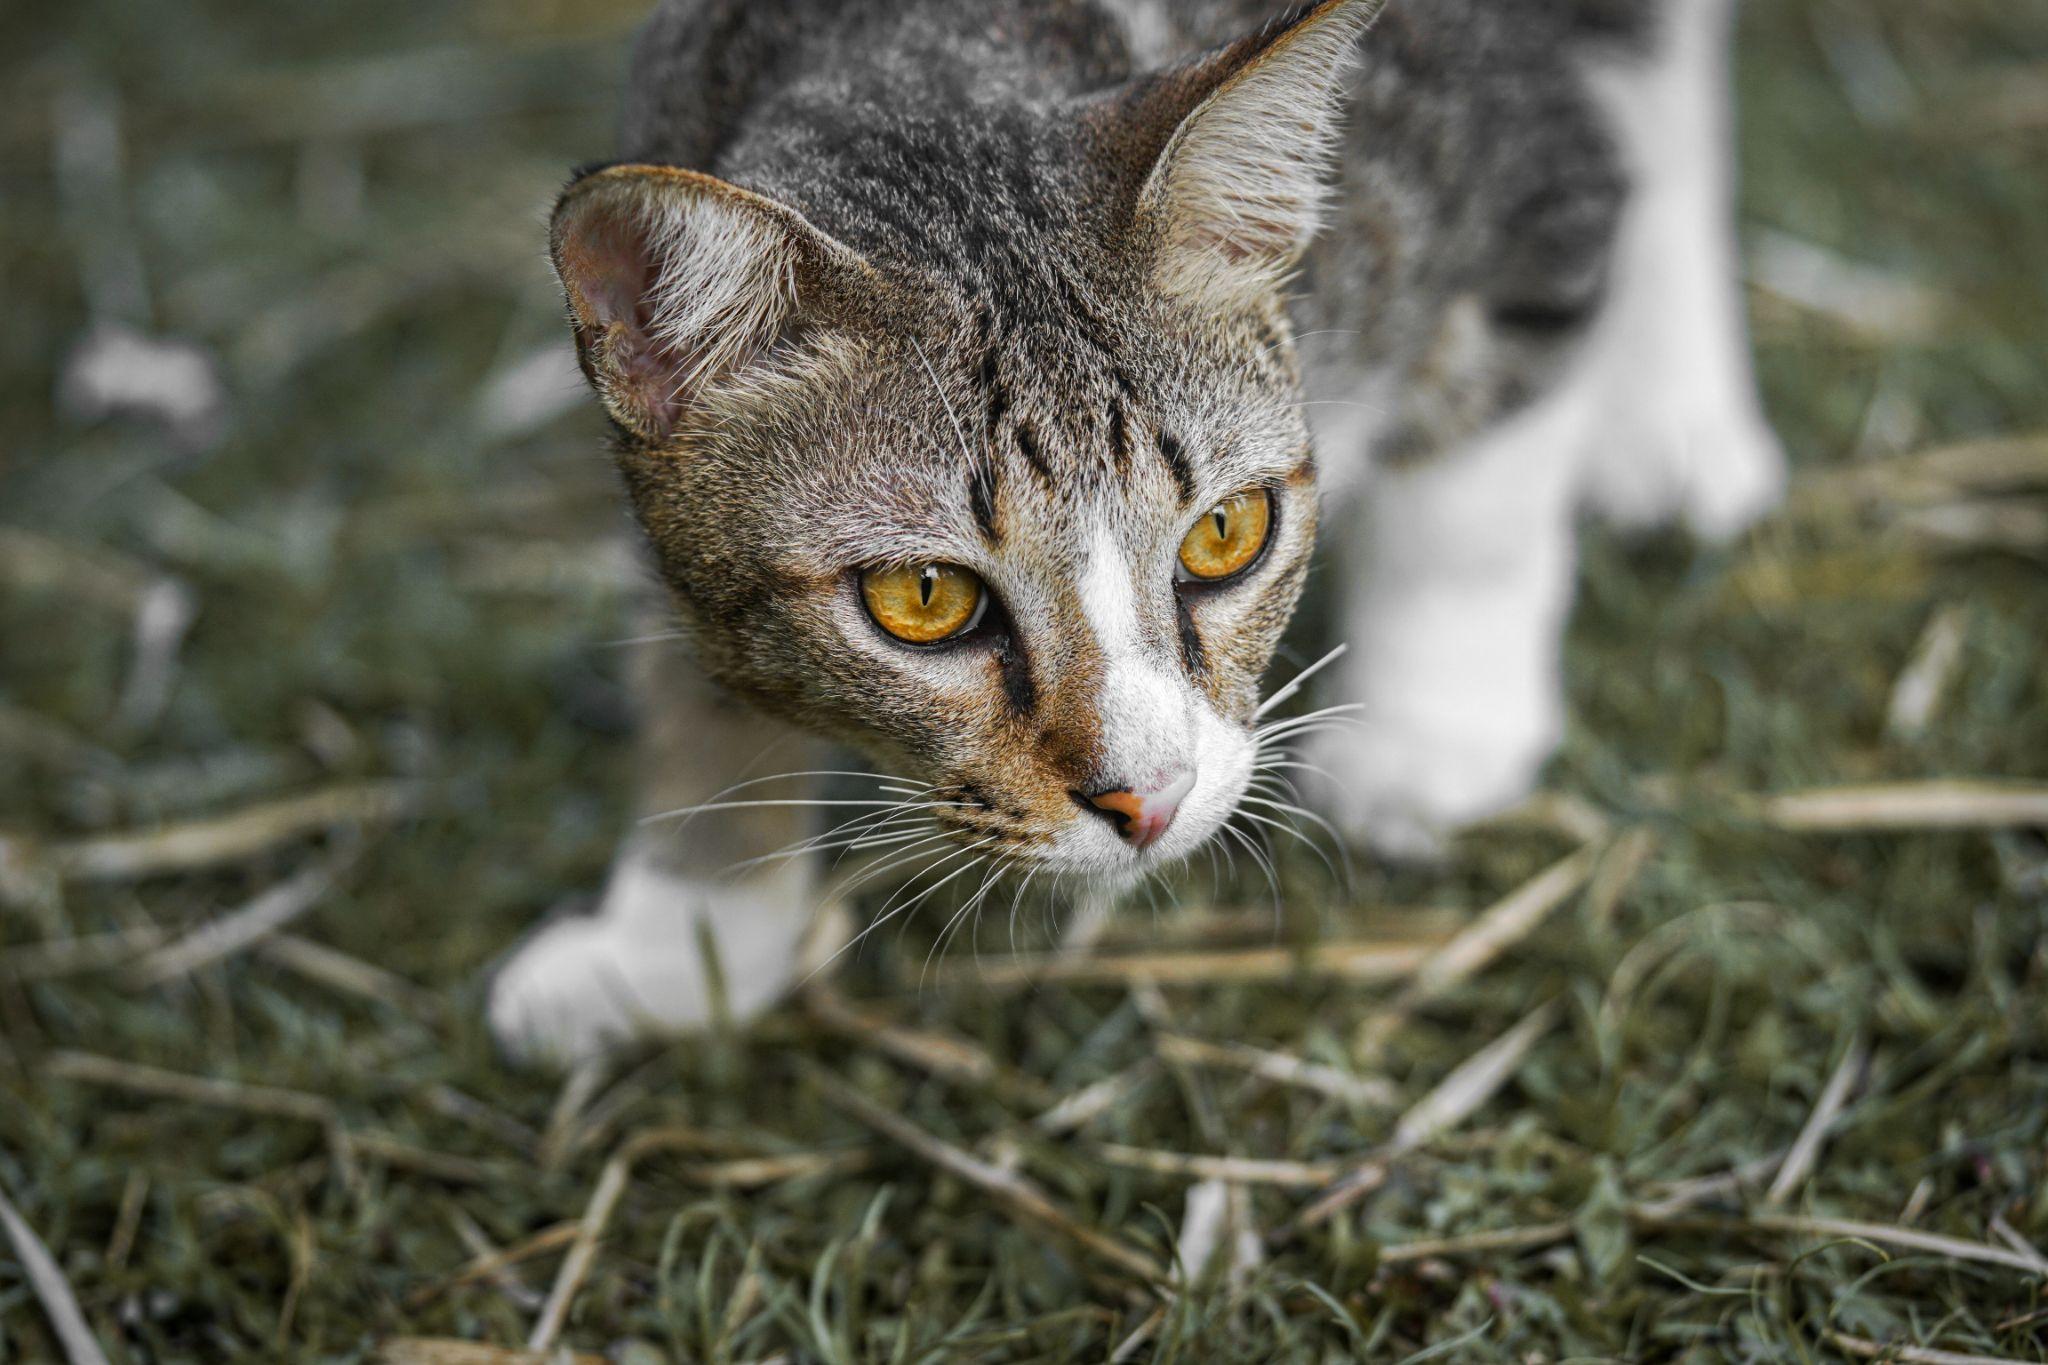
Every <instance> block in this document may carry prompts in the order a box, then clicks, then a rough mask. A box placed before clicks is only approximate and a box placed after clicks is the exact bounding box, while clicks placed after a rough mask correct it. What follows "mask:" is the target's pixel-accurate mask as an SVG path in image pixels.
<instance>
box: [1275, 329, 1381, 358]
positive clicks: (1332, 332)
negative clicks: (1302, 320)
mask: <svg viewBox="0 0 2048 1365" xmlns="http://www.w3.org/2000/svg"><path fill="white" fill-rule="evenodd" d="M1357 335H1358V329H1357V328H1355V327H1320V328H1317V329H1316V330H1315V331H1313V332H1303V333H1301V334H1300V335H1298V336H1293V337H1283V338H1282V339H1281V340H1279V341H1276V342H1274V343H1273V344H1272V345H1271V346H1262V347H1260V348H1259V358H1260V359H1264V358H1265V357H1267V356H1269V355H1271V354H1273V352H1275V351H1277V350H1279V349H1280V348H1281V347H1282V346H1285V345H1286V344H1287V343H1288V342H1289V341H1292V342H1294V343H1295V344H1296V345H1299V344H1301V343H1302V342H1304V341H1307V340H1308V339H1309V338H1310V337H1355V336H1357Z"/></svg>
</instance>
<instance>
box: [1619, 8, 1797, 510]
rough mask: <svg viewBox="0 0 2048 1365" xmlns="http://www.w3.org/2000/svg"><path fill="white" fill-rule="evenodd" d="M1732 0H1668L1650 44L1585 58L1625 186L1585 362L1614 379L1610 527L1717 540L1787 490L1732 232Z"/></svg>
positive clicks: (1783, 466) (1733, 209) (1763, 508)
mask: <svg viewBox="0 0 2048 1365" xmlns="http://www.w3.org/2000/svg"><path fill="white" fill-rule="evenodd" d="M1731 10H1732V5H1731V4H1730V3H1729V0H1665V3H1664V4H1663V5H1662V7H1661V9H1660V12H1659V16H1660V17H1659V23H1658V25H1657V35H1656V39H1655V41H1654V43H1653V44H1652V45H1651V46H1650V48H1649V50H1648V51H1646V52H1642V53H1629V54H1621V55H1615V56H1612V57H1609V58H1605V59H1603V60H1601V61H1599V62H1597V63H1595V64H1594V66H1593V68H1592V70H1591V72H1590V80H1591V84H1592V89H1593V91H1594V93H1595V95H1596V97H1597V98H1598V99H1599V101H1600V103H1601V104H1602V105H1603V106H1604V107H1605V109H1606V111H1607V114H1608V117H1609V127H1610V129H1611V131H1612V133H1613V136H1614V138H1615V140H1616V143H1617V146H1618V148H1619V150H1620V152H1621V154H1622V158H1623V161H1624V164H1625V165H1626V167H1627V170H1628V174H1629V178H1630V182H1631V185H1632V189H1631V192H1630V195H1629V202H1628V206H1627V208H1626V210H1625V212H1624V214H1623V218H1622V223H1621V227H1620V231H1619V234H1618V236H1617V238H1616V241H1615V248H1614V260H1613V265H1612V269H1611V271H1610V279H1609V287H1608V301H1607V304H1606V306H1605V308H1604V309H1603V310H1602V317H1601V321H1600V324H1599V328H1598V333H1597V335H1596V336H1595V337H1594V338H1593V340H1592V345H1591V356H1590V360H1589V363H1588V369H1589V370H1590V371H1592V372H1593V373H1594V374H1596V375H1597V376H1598V382H1600V383H1602V384H1603V385H1604V386H1605V387H1606V389H1607V397H1606V399H1605V400H1604V401H1605V412H1604V416H1603V420H1602V423H1601V427H1600V430H1599V431H1598V432H1597V433H1596V435H1595V438H1594V440H1593V441H1592V443H1591V448H1590V449H1591V458H1590V459H1589V460H1588V461H1587V464H1586V474H1587V480H1586V494H1587V498H1588V500H1589V502H1590V503H1591V505H1592V507H1593V508H1594V510H1596V511H1598V512H1600V513H1601V514H1602V515H1603V516H1605V517H1606V518H1607V519H1608V520H1610V521H1612V522H1614V523H1616V524H1617V525H1620V526H1624V527H1630V528H1640V527H1646V526H1654V525H1658V524H1662V523H1666V522H1672V521H1677V522H1682V523H1683V524H1684V525H1685V526H1686V527H1687V528H1688V529H1690V530H1691V531H1693V532H1694V533H1695V534H1697V535H1700V536H1702V537H1705V538H1706V539H1709V540H1725V539H1728V538H1730V537H1732V536H1735V535H1737V534H1739V533H1741V532H1743V531H1745V530H1747V529H1748V528H1749V527H1750V526H1751V525H1752V524H1753V523H1754V522H1756V521H1757V520H1758V519H1759V518H1760V517H1762V516H1763V515H1764V514H1765V513H1767V512H1769V511H1770V510H1771V509H1772V508H1773V507H1775V506H1776V505H1777V504H1778V502H1779V501H1780V500H1781V499H1782V497H1783V495H1784V491H1785V480H1786V473H1785V456H1784V451H1783V450H1782V448H1781V447H1780V445H1779V443H1778V438H1777V436H1776V434H1775V433H1773V432H1772V430H1771V429H1770V426H1769V424H1768V423H1767V422H1766V421H1765V418H1764V414H1763V409H1762V407H1761V405H1760V404H1759V402H1758V399H1757V392H1756V382H1755V378H1754V375H1753V374H1752V370H1751V361H1750V347H1749V337H1748V332H1747V327H1746V325H1745V320H1744V317H1743V308H1742V296H1741V266H1740V262H1739V260H1738V257H1737V252H1736V241H1735V156H1734V137H1733V122H1734V118H1733V109H1732V108H1731V98H1730V82H1729V73H1728V53H1729V31H1730V27H1731V23H1732V14H1731Z"/></svg>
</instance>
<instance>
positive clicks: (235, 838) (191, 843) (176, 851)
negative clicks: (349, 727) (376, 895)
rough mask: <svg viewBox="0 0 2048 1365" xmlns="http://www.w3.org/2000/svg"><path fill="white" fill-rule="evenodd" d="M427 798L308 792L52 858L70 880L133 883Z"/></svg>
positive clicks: (383, 786)
mask: <svg viewBox="0 0 2048 1365" xmlns="http://www.w3.org/2000/svg"><path fill="white" fill-rule="evenodd" d="M418 802H419V787H418V786H417V785H416V784H414V783H410V782H362V783H352V784H348V785H345V786H337V787H329V788H326V789H324V790H322V791H315V792H307V793H305V794H304V795H301V796H293V797H287V798H285V799H284V800H281V801H272V802H269V803H267V804H265V805H261V806H255V807H251V808H250V809H247V810H241V811H237V812H235V813H234V814H232V815H223V816H218V817H215V818H212V819H207V820H192V821H186V822H184V823H181V824H175V825H166V826H165V827H163V828H162V829H156V830H148V831H143V832H138V833H132V834H105V835H99V836H96V837H94V838H91V839H79V840H76V841H74V842H72V843H68V844H60V845H59V846H58V847H57V848H56V849H54V850H53V851H52V854H51V857H52V859H53V861H54V863H55V865H56V867H57V869H58V870H59V871H60V872H61V873H63V874H64V875H65V876H68V877H77V878H81V879H86V880H95V881H118V880H130V879H135V878H140V877H153V876H160V875H162V874H164V873H170V872H190V871H194V870H196V869H199V868H206V867H218V866H220V865H221V864H223V863H234V862H241V861H243V860H245V859H248V858H253V857H255V856H256V855H257V854H260V853H263V852H265V851H266V850H268V849H272V848H275V847H277V846H278V845H280V844H284V843H289V842H290V841H291V840H293V839H297V838H300V837H302V836H304V835H307V834H311V833H314V832H316V831H318V830H323V829H329V828H332V827H334V826H337V825H369V824H383V823H387V822H389V821H392V820H396V819H399V818H401V817H403V816H404V815H405V814H406V813H408V812H409V811H411V810H413V809H414V808H415V807H416V806H417V805H418Z"/></svg>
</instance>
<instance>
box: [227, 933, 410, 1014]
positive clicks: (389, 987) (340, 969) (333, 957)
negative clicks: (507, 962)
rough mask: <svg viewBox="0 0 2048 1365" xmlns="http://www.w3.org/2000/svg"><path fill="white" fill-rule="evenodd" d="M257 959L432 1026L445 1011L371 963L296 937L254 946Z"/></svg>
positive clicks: (284, 936)
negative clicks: (393, 1009)
mask: <svg viewBox="0 0 2048 1365" xmlns="http://www.w3.org/2000/svg"><path fill="white" fill-rule="evenodd" d="M256 952H257V954H258V956H260V957H262V958H263V959H264V961H266V962H270V963H274V964H275V965H277V966H279V967H282V968H284V969H285V970H286V971H289V972H293V973H296V974H297V975H299V976H302V977H304V978H305V979H306V980H308V981H313V982H317V983H319V984H320V985H322V986H326V987H327V988H328V989H330V990H334V991H339V992H340V993H341V994H343V995H353V996H356V997H358V998H360V999H363V1000H369V1001H373V1002H375V1003H377V1004H380V1005H390V1006H392V1007H393V1008H395V1009H397V1010H399V1011H400V1012H402V1013H404V1014H407V1015H409V1016H411V1017H412V1018H414V1019H417V1020H419V1021H420V1022H422V1023H432V1022H434V1021H435V1020H438V1019H440V1018H441V1017H442V1015H443V1014H444V1013H445V1012H446V1003H445V1002H444V1001H443V1000H442V999H441V997H439V996H437V995H435V994H433V993H432V992H431V991H428V990H425V989H423V988H421V987H419V986H416V985H414V984H413V983H412V982H410V981H408V980H406V979H405V978H404V977H402V976H400V975H399V974H398V973H396V972H393V971H388V970H386V969H385V968H383V967H379V966H377V965H376V964H375V963H370V962H365V961H363V960H362V959H361V958H359V957H351V956H349V955H348V954H347V953H344V952H342V951H340V950H339V949H336V948H330V947H328V946H327V945H326V944H324V943H316V942H314V941H313V940H312V939H308V938H300V937H299V936H298V935H296V934H277V935H274V936H272V937H270V938H266V939H265V940H263V942H261V943H259V944H257V945H256Z"/></svg>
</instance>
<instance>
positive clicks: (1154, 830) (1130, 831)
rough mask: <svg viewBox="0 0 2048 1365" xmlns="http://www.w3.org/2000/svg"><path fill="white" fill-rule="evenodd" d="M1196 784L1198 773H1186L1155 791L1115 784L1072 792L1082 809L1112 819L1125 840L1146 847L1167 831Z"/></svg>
mask: <svg viewBox="0 0 2048 1365" xmlns="http://www.w3.org/2000/svg"><path fill="white" fill-rule="evenodd" d="M1194 783H1195V775H1194V773H1193V772H1183V773H1182V774H1181V775H1180V776H1179V777H1177V778H1175V779H1174V780H1173V781H1171V782H1168V783H1166V784H1165V785H1163V786H1161V787H1159V788H1157V789H1156V790H1153V791H1148V792H1143V793H1140V792H1135V791H1132V790H1131V789H1130V788H1128V787H1112V788H1110V789H1108V790H1105V791H1098V792H1084V791H1081V790H1079V789H1075V790H1073V791H1071V792H1069V793H1068V795H1070V796H1072V797H1073V798H1074V804H1075V805H1077V806H1079V807H1080V808H1081V809H1083V810H1085V811H1089V812H1092V813H1093V814H1096V815H1099V816H1101V817H1102V818H1103V819H1105V820H1107V821H1109V822H1110V824H1111V825H1112V826H1113V827H1114V828H1115V830H1116V832H1117V834H1118V835H1119V836H1120V837H1121V838H1122V839H1123V840H1124V842H1125V843H1128V844H1129V845H1130V846H1131V847H1133V848H1138V849H1142V848H1145V847H1147V846H1149V845H1151V844H1153V843H1156V842H1157V841H1158V840H1159V838H1160V836H1161V835H1163V834H1165V833H1166V830H1167V827H1168V826H1169V825H1171V824H1172V823H1173V817H1174V815H1175V813H1176V812H1177V811H1178V810H1179V809H1180V802H1181V798H1182V797H1184V796H1186V795H1187V794H1188V791H1189V789H1190V788H1192V787H1193V786H1194Z"/></svg>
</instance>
